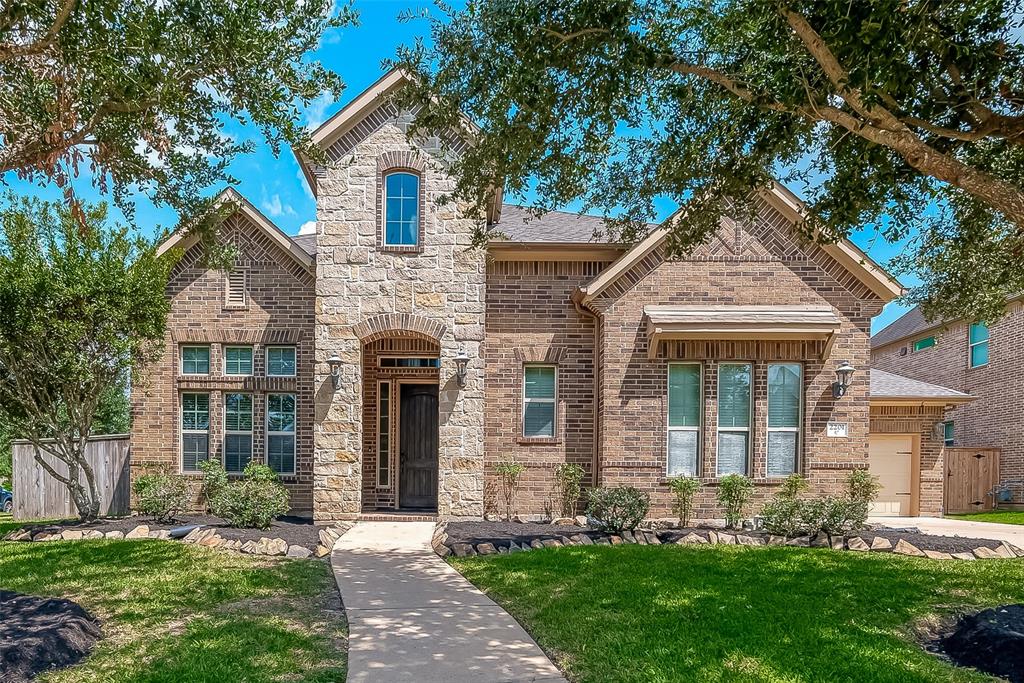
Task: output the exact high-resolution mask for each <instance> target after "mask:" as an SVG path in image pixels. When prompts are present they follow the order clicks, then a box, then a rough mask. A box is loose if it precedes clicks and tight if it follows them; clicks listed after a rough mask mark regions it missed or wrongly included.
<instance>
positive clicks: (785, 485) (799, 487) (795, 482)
mask: <svg viewBox="0 0 1024 683" xmlns="http://www.w3.org/2000/svg"><path fill="white" fill-rule="evenodd" d="M809 487H810V483H809V482H808V481H807V478H806V477H804V476H803V475H800V474H791V475H789V476H788V477H786V479H785V480H784V481H783V482H782V485H781V486H780V487H779V492H778V493H777V494H775V495H777V496H778V497H780V498H789V499H791V500H792V499H794V498H796V497H797V496H799V495H800V494H801V493H803V492H804V491H806V490H807V489H808V488H809Z"/></svg>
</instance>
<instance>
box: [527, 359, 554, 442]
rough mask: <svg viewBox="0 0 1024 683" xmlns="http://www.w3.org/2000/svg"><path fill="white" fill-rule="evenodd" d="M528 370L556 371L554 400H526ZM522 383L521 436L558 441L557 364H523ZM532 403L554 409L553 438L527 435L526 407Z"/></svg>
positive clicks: (552, 416)
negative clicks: (549, 369) (550, 405)
mask: <svg viewBox="0 0 1024 683" xmlns="http://www.w3.org/2000/svg"><path fill="white" fill-rule="evenodd" d="M527 368H552V369H554V371H555V395H554V398H526V369H527ZM519 377H520V381H521V382H522V384H523V389H522V394H521V398H522V400H523V408H522V411H521V414H520V415H519V435H520V437H521V438H523V439H538V440H541V439H548V440H550V439H557V438H558V365H557V364H555V363H523V369H522V373H521V374H520V376H519ZM530 403H550V404H552V405H553V406H554V407H553V409H552V411H551V436H548V435H546V434H533V435H529V436H528V435H527V434H526V406H527V405H528V404H530Z"/></svg>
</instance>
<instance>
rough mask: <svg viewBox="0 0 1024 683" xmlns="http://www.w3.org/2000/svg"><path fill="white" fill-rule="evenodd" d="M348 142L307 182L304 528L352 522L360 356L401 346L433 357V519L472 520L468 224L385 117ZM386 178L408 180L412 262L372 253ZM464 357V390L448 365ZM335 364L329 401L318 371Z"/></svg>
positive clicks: (477, 325)
mask: <svg viewBox="0 0 1024 683" xmlns="http://www.w3.org/2000/svg"><path fill="white" fill-rule="evenodd" d="M357 132H358V133H359V134H358V135H348V136H344V137H343V138H342V139H341V140H339V141H338V142H337V143H335V145H334V146H333V147H332V148H331V149H330V150H329V155H330V157H331V158H332V159H334V160H335V163H334V164H332V165H331V166H330V167H329V168H327V169H324V170H322V171H321V172H320V173H319V174H318V177H317V179H316V186H317V187H316V194H317V264H316V368H315V385H316V386H317V387H318V391H317V395H316V416H315V423H314V430H315V441H316V447H315V452H314V478H313V516H314V518H315V519H317V520H330V519H338V518H345V517H351V516H354V515H357V514H359V513H360V512H361V511H362V510H363V495H362V494H363V483H362V472H363V460H364V434H363V416H364V399H365V397H364V385H363V378H364V374H365V371H364V346H365V345H366V344H368V343H372V342H374V341H377V340H378V339H383V338H388V337H403V336H411V337H414V338H419V339H426V340H433V341H435V342H437V344H438V347H439V356H440V377H439V384H440V387H439V411H440V430H439V447H438V451H439V452H438V514H439V515H441V516H444V517H480V516H481V515H482V514H483V479H484V477H483V471H484V411H483V398H484V377H483V362H482V342H483V338H484V313H485V311H484V307H485V292H486V285H485V268H484V263H485V254H484V252H483V251H482V250H480V249H476V248H474V247H473V245H472V237H473V232H474V230H475V228H476V227H477V226H478V225H479V223H478V220H477V219H474V218H470V217H466V216H465V215H464V212H463V211H462V210H461V208H460V207H458V206H455V205H453V204H440V203H439V202H438V198H439V197H440V196H441V195H444V194H445V193H448V192H450V191H451V190H452V189H453V181H452V180H451V178H450V177H449V176H448V175H447V174H446V173H445V171H444V167H443V165H442V163H441V162H440V161H439V160H438V158H436V157H435V156H432V155H431V153H429V152H427V151H425V150H423V149H420V148H417V147H414V146H413V145H412V144H411V143H410V142H409V140H408V138H407V137H406V134H405V131H404V130H403V128H402V127H401V126H400V125H399V122H398V121H396V119H395V117H392V116H387V115H379V112H378V115H377V116H373V117H368V118H367V120H364V122H363V123H362V124H361V128H357ZM390 169H408V170H411V171H413V172H416V173H418V174H419V175H420V177H421V181H420V187H421V199H422V202H421V207H422V210H421V228H420V232H421V239H420V242H419V246H418V248H417V249H415V250H409V249H402V250H395V249H390V248H386V247H383V246H382V244H381V231H380V223H381V220H382V218H381V215H380V214H381V206H380V204H381V203H380V199H379V197H380V196H381V193H382V192H383V188H382V183H381V179H382V176H383V174H384V173H386V172H387V171H388V170H390ZM460 349H462V350H465V352H466V353H467V354H468V355H469V357H470V359H471V360H470V362H469V367H468V373H467V384H466V386H465V387H463V388H460V387H458V385H457V383H456V378H455V364H454V362H453V361H452V359H453V358H454V357H455V356H456V355H457V354H458V353H459V351H460ZM333 355H337V356H338V357H339V358H341V360H342V367H341V382H340V388H339V389H338V390H337V391H332V390H331V378H330V367H329V366H328V363H327V359H328V358H330V357H331V356H333Z"/></svg>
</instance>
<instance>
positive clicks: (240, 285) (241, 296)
mask: <svg viewBox="0 0 1024 683" xmlns="http://www.w3.org/2000/svg"><path fill="white" fill-rule="evenodd" d="M248 275H249V271H247V270H245V269H244V268H236V269H234V270H231V271H229V272H228V273H227V274H226V275H225V277H224V304H225V305H226V306H229V307H233V308H242V307H244V306H245V305H246V297H245V290H246V287H247V285H248V282H247V281H248V279H249V278H248Z"/></svg>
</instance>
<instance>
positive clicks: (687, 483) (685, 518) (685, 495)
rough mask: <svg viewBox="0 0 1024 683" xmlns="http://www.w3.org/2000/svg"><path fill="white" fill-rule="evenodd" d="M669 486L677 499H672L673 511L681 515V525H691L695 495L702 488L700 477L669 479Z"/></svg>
mask: <svg viewBox="0 0 1024 683" xmlns="http://www.w3.org/2000/svg"><path fill="white" fill-rule="evenodd" d="M668 487H669V488H670V489H671V490H672V495H673V496H675V500H674V501H672V512H673V513H674V514H675V515H676V516H678V517H679V526H681V527H686V526H689V525H690V515H691V514H692V513H693V497H694V496H695V495H696V494H697V490H698V489H700V479H697V478H696V477H675V478H674V479H671V480H669V482H668Z"/></svg>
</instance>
